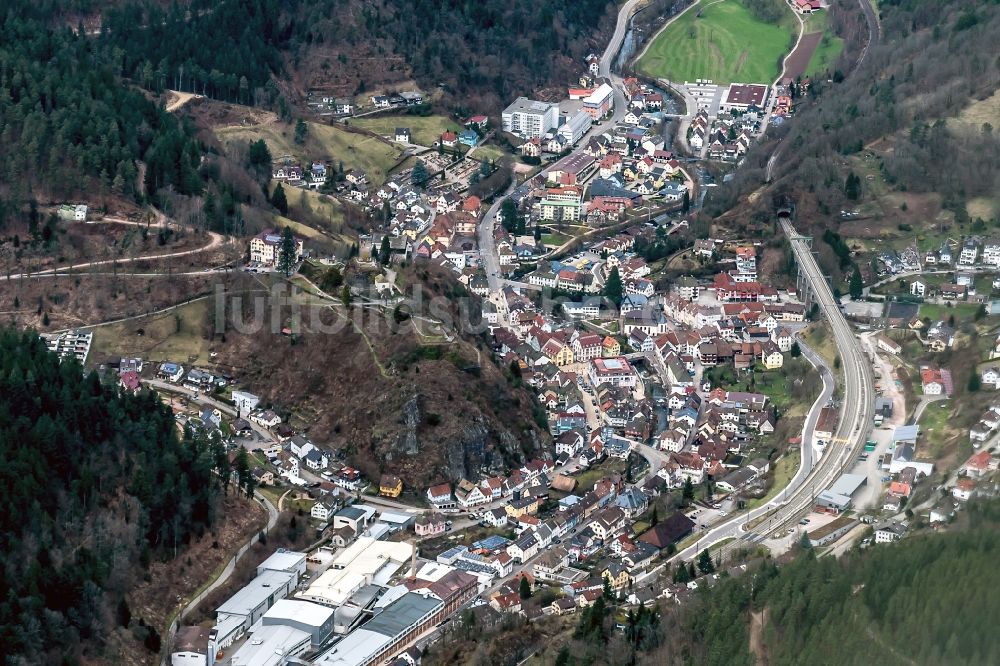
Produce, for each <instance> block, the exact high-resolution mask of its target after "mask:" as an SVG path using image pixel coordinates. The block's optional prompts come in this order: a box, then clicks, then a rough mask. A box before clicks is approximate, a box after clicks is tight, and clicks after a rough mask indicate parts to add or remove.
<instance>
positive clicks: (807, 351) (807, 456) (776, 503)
mask: <svg viewBox="0 0 1000 666" xmlns="http://www.w3.org/2000/svg"><path fill="white" fill-rule="evenodd" d="M798 342H799V347H800V348H801V349H802V355H803V356H805V358H806V360H808V361H809V362H810V363H811V364H812V365H813V367H814V368H816V369H817V370H819V373H820V379H821V380H822V381H823V390H822V391H821V392H820V394H819V396H818V397H817V398H816V400H815V401H814V402H813V405H812V407H811V408H810V409H809V413H808V414H807V415H806V420H805V422H804V423H803V425H802V432H801V434H800V439H801V444H800V448H799V455H800V459H799V469H798V471H797V472H796V473H795V475H794V476H792V478H791V479H790V480H789V481H788V485H787V486H786V487H785V489H784V490H783V491H782V492H781V493H779V494H778V495H776V496H775V497H773V498H772V499H771V500H769V501H768V502H766V503H764V504H762V505H761V506H759V507H757V508H756V509H752V510H751V511H749V512H747V513H740V514H733V515H732V516H730V517H729V518H728V519H727V520H725V521H723V522H721V523H719V524H717V525H715V526H714V527H711V528H709V529H708V530H706V531H705V532H704V533H702V534H701V535H700V536H699V538H698V541H697V542H696V543H694V544H692V545H691V546H688V547H687V548H685V549H684V550H682V551H680V552H678V553H677V554H676V555H674V556H673V557H671V558H670V559H668V560H667V561H666V562H664V563H663V564H660V565H658V566H656V567H654V568H652V569H650V570H649V571H647V572H646V573H644V574H640V575H639V576H638V577H637V578H636V582H642V581H644V580H646V579H647V578H649V577H651V576H653V575H655V574H656V573H657V572H658V571H659V570H660V569H662V568H663V567H664V566H666V565H668V564H670V563H671V562H673V561H674V560H678V559H679V560H681V561H684V560H690V559H693V558H694V557H696V556H697V555H698V553H699V552H701V551H702V550H703V549H705V548H708V547H710V546H712V545H713V544H716V543H718V542H720V541H725V540H727V539H739V538H740V537H743V536H745V535H747V534H748V533H747V532H745V531H744V530H745V526H746V524H747V523H749V522H750V521H753V520H756V519H758V518H761V517H764V516H766V515H767V514H768V513H770V512H773V511H775V510H776V509H778V510H780V509H781V508H782V507H783V506H784V505H785V504H786V503H787V502H788V501H789V500H788V497H789V494H790V493H791V494H793V496H794V493H795V491H796V490H798V489H799V488H800V487H802V486H803V485H804V484H805V482H806V481H807V480H808V478H809V476H810V475H811V473H812V471H813V468H814V465H815V464H816V461H815V460H814V456H813V452H814V448H813V443H812V432H813V430H814V429H815V427H816V421H817V419H819V413H820V410H821V409H822V408H823V407H825V406H826V405H827V403H829V401H830V398H831V397H832V396H833V392H834V389H835V388H836V384H835V382H834V378H833V374H832V373H831V372H830V368H828V367H827V366H826V363H825V362H824V361H823V359H822V358H821V357H820V356H819V355H818V354H817V353H816V352H815V351H813V350H812V348H810V347H808V346H807V345H805V344H804V343H803V342H802V341H801V340H799V341H798ZM775 515H777V514H775ZM771 522H772V523H773V519H772V521H771ZM751 534H752V532H751Z"/></svg>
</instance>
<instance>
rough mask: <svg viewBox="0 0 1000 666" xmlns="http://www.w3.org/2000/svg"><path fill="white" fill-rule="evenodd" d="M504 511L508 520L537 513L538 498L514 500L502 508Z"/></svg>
mask: <svg viewBox="0 0 1000 666" xmlns="http://www.w3.org/2000/svg"><path fill="white" fill-rule="evenodd" d="M504 511H506V512H507V515H508V516H509V517H510V518H514V519H517V518H520V517H521V516H526V515H530V514H532V513H535V512H537V511H538V498H537V497H525V498H524V499H519V500H514V501H512V502H511V503H509V504H507V505H506V506H505V507H504Z"/></svg>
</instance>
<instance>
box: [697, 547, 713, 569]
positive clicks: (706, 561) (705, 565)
mask: <svg viewBox="0 0 1000 666" xmlns="http://www.w3.org/2000/svg"><path fill="white" fill-rule="evenodd" d="M698 569H699V571H701V573H702V574H710V573H713V572H715V563H714V562H712V556H711V555H709V554H708V550H707V549H706V550H703V551H701V554H700V555H698Z"/></svg>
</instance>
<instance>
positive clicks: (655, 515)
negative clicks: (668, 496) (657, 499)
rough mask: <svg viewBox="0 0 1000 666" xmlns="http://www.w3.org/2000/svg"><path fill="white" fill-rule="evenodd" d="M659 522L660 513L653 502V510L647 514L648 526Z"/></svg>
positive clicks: (654, 525) (653, 525)
mask: <svg viewBox="0 0 1000 666" xmlns="http://www.w3.org/2000/svg"><path fill="white" fill-rule="evenodd" d="M659 522H660V513H659V511H658V510H657V508H656V505H655V504H654V505H653V512H652V513H651V514H650V515H649V526H650V527H656V525H657V523H659Z"/></svg>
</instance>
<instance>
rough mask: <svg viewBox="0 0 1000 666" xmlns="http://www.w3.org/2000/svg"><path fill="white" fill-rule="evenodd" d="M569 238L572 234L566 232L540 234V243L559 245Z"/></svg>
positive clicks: (549, 245)
mask: <svg viewBox="0 0 1000 666" xmlns="http://www.w3.org/2000/svg"><path fill="white" fill-rule="evenodd" d="M570 238H572V236H567V235H566V234H542V243H543V244H545V245H546V246H548V247H559V246H560V245H562V244H563V243H565V242H566V241H568V240H569V239H570Z"/></svg>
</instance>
